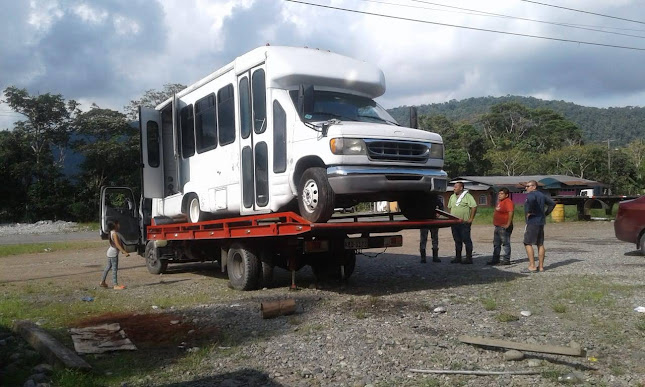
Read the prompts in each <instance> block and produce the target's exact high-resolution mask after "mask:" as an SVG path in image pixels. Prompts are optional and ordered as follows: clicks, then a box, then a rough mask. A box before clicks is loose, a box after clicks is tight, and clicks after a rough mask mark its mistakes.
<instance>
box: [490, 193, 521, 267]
mask: <svg viewBox="0 0 645 387" xmlns="http://www.w3.org/2000/svg"><path fill="white" fill-rule="evenodd" d="M509 196H510V194H509V192H508V188H500V190H499V192H498V193H497V205H496V206H495V212H494V213H493V225H495V234H494V236H493V259H491V260H490V261H488V262H486V264H487V265H497V264H502V265H510V264H511V234H512V233H513V213H514V211H515V206H514V205H513V201H512V200H511V199H510V198H509ZM502 247H503V248H504V252H503V254H502V260H501V261H500V259H499V258H500V250H501V248H502Z"/></svg>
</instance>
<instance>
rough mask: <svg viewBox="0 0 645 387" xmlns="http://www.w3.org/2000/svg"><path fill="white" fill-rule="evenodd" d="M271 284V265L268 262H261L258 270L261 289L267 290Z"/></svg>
mask: <svg viewBox="0 0 645 387" xmlns="http://www.w3.org/2000/svg"><path fill="white" fill-rule="evenodd" d="M272 284H273V265H271V264H270V263H268V262H262V269H261V270H260V285H259V286H261V287H263V288H268V287H270V286H271V285H272Z"/></svg>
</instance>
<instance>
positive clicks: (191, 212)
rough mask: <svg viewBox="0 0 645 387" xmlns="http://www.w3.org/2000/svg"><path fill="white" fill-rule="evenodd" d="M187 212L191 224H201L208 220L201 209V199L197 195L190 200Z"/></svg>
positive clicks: (193, 195) (191, 196)
mask: <svg viewBox="0 0 645 387" xmlns="http://www.w3.org/2000/svg"><path fill="white" fill-rule="evenodd" d="M187 212H188V219H189V220H190V222H191V223H197V222H201V221H203V220H205V219H206V214H205V213H204V212H202V210H201V208H199V197H197V195H195V194H192V195H190V197H189V198H188V205H187Z"/></svg>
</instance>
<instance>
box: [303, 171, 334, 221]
mask: <svg viewBox="0 0 645 387" xmlns="http://www.w3.org/2000/svg"><path fill="white" fill-rule="evenodd" d="M298 208H299V210H300V215H301V216H302V217H303V218H305V219H307V220H308V221H310V222H313V223H325V222H326V221H328V220H329V219H330V218H331V216H332V214H333V213H334V191H333V190H332V188H331V186H330V185H329V180H327V172H326V171H325V168H320V167H315V168H309V169H307V170H306V171H305V173H303V174H302V177H301V178H300V182H299V184H298Z"/></svg>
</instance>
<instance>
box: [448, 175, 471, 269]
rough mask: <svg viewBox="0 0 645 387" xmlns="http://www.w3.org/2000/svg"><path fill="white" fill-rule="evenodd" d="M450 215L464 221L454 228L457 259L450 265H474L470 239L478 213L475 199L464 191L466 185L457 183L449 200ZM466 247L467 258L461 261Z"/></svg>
mask: <svg viewBox="0 0 645 387" xmlns="http://www.w3.org/2000/svg"><path fill="white" fill-rule="evenodd" d="M448 210H449V211H450V214H452V215H454V216H456V217H457V218H459V219H461V220H462V223H461V224H456V225H454V226H452V238H453V239H454V240H455V259H453V260H452V261H450V263H464V264H472V263H473V241H472V239H471V238H470V226H471V224H472V223H473V219H475V214H476V213H477V203H476V202H475V198H473V195H471V194H470V193H469V192H468V191H467V190H465V189H464V183H462V182H460V181H458V182H456V183H455V186H454V191H453V194H452V195H451V196H450V200H448ZM463 245H465V246H466V258H465V259H463V260H462V259H461V251H462V246H463Z"/></svg>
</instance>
